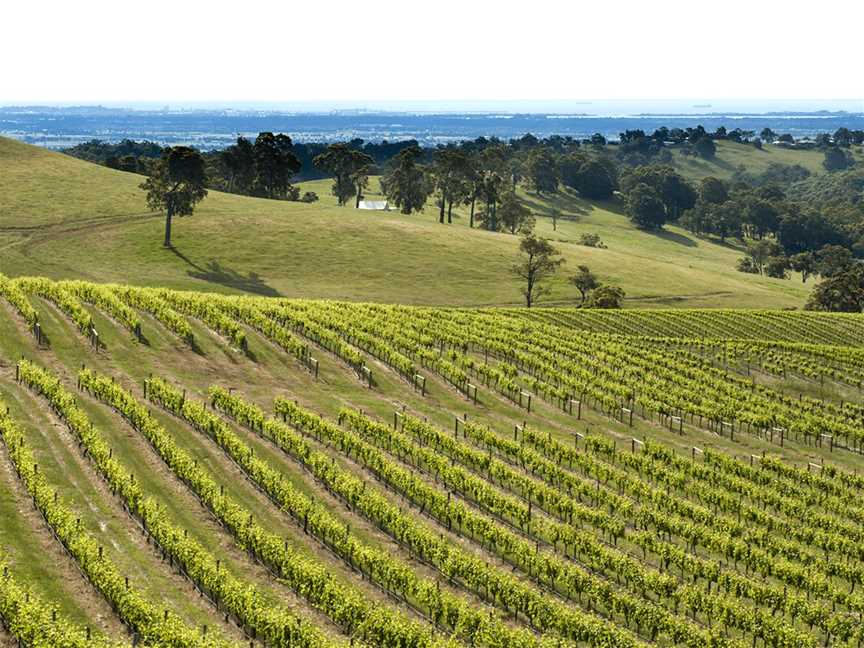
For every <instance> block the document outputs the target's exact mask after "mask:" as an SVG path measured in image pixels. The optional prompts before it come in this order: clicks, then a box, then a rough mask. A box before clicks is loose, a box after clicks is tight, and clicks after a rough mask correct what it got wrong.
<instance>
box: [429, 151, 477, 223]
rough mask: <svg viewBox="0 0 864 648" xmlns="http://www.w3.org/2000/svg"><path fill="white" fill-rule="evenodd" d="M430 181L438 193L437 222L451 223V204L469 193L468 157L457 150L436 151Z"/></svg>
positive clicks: (461, 199)
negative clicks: (431, 180)
mask: <svg viewBox="0 0 864 648" xmlns="http://www.w3.org/2000/svg"><path fill="white" fill-rule="evenodd" d="M431 171H432V179H433V182H434V183H435V190H436V191H437V192H438V207H439V212H438V222H439V223H443V222H444V213H445V212H446V213H447V222H448V223H452V222H453V203H460V202H462V201H463V200H464V199H465V198H466V197H467V196H468V195H469V193H470V191H471V182H470V172H469V161H468V156H467V155H466V154H465V152H464V151H461V150H459V149H457V148H443V149H438V150H437V151H435V153H434V154H433V156H432V169H431Z"/></svg>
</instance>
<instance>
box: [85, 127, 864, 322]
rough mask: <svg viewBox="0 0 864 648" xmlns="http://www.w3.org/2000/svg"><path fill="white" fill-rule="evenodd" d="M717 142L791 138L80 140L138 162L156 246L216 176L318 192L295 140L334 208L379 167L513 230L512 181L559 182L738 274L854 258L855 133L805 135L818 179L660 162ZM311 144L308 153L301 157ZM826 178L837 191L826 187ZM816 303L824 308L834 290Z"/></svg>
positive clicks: (719, 134) (544, 187) (518, 212)
mask: <svg viewBox="0 0 864 648" xmlns="http://www.w3.org/2000/svg"><path fill="white" fill-rule="evenodd" d="M718 140H731V141H736V142H740V143H745V144H746V143H750V144H753V145H754V146H756V147H757V148H758V147H759V146H761V143H762V142H763V141H783V142H788V141H789V140H791V143H794V139H792V138H791V136H789V137H787V136H786V135H779V136H778V135H776V134H775V133H773V132H771V131H770V129H763V131H762V132H761V133H760V134H759V136H756V135H755V133H753V132H748V131H741V130H739V129H735V130H732V131H727V130H726V129H725V128H722V127H721V128H720V129H718V130H717V131H715V132H713V133H708V132H706V131H705V129H704V128H702V127H701V126H697V127H695V128H687V129H665V128H661V129H657V130H656V131H655V132H654V133H651V134H650V135H649V134H646V133H644V132H642V131H639V130H632V131H626V132H624V133H621V134H620V135H619V139H618V141H617V143H614V144H613V143H610V142H608V141H607V140H606V139H605V138H604V137H603V136H602V135H599V134H596V135H594V136H593V137H591V138H586V139H582V140H579V139H574V138H571V137H560V136H552V137H548V138H544V139H540V138H537V137H535V136H533V135H530V134H527V135H525V136H523V137H521V138H517V139H512V140H509V141H506V142H505V141H502V140H498V139H496V138H484V137H480V138H477V139H475V140H468V141H463V142H460V143H454V144H450V145H441V146H438V147H436V148H434V149H429V148H426V149H424V148H421V147H420V146H418V145H417V143H416V142H413V141H407V142H399V143H392V144H388V143H382V144H381V145H369V144H366V143H363V142H362V141H360V140H354V141H352V142H345V143H336V144H329V145H297V144H295V143H294V142H293V141H292V140H291V138H290V137H289V136H287V135H284V134H274V133H267V132H265V133H260V134H259V135H258V136H257V137H256V138H255V140H254V141H253V140H249V139H246V138H244V137H239V138H238V139H237V141H236V142H235V144H233V145H231V146H230V147H228V148H226V149H223V150H221V151H216V152H210V153H206V154H201V153H200V152H198V151H195V150H194V149H191V148H187V147H173V148H160V147H157V146H155V145H153V144H152V143H146V142H145V143H142V144H141V145H140V146H138V147H137V148H136V145H135V143H130V142H128V141H127V142H121V143H120V144H119V145H113V146H115V148H114V149H110V148H109V149H104V150H103V148H104V147H102V145H101V144H100V145H98V146H97V145H95V144H94V145H93V146H92V147H90V148H87V151H88V152H89V153H88V154H92V155H96V154H97V153H98V152H99V151H102V154H104V152H105V151H111V150H113V151H115V152H117V153H125V154H126V155H124V157H123V158H121V159H126V158H127V157H130V156H131V157H132V158H134V159H135V160H136V162H135V164H136V165H142V166H143V167H145V168H146V173H147V174H148V176H149V178H148V180H147V181H146V182H145V183H144V184H143V185H142V187H144V188H145V190H146V191H147V192H148V200H149V202H150V205H151V207H152V208H154V209H157V208H158V209H163V210H164V211H165V212H166V217H167V218H166V237H165V243H166V245H170V224H171V218H172V217H173V216H174V215H181V216H182V215H184V214H186V213H191V211H192V209H194V204H195V203H196V202H197V201H200V200H201V199H202V198H203V196H204V195H206V190H207V189H208V188H214V186H215V187H216V188H220V189H222V190H227V191H232V192H235V193H241V194H247V195H253V196H260V197H265V198H271V199H283V200H305V201H313V200H316V199H317V196H315V195H314V194H311V192H307V193H306V194H304V195H301V194H300V191H299V190H298V189H297V187H296V186H295V184H294V182H295V181H296V177H297V176H298V174H299V173H300V172H301V170H303V168H304V162H303V161H301V155H298V153H299V152H301V151H302V156H303V157H304V159H306V160H307V162H306V164H307V165H311V167H312V169H314V172H315V173H316V174H318V175H319V176H320V177H329V178H332V181H333V182H332V185H331V191H332V193H333V195H334V196H335V197H336V198H337V202H338V204H339V205H348V204H352V205H353V206H354V207H357V206H358V205H359V202H360V200H362V198H363V195H364V192H365V191H366V190H367V188H368V184H369V178H370V176H372V175H380V185H381V190H382V192H383V194H384V195H385V196H386V198H387V200H388V201H389V203H390V204H391V205H393V206H394V207H396V208H397V209H398V210H399V211H400V212H401V213H403V214H413V213H416V212H419V211H423V210H424V209H426V208H427V206H428V205H429V204H430V203H431V204H432V206H433V207H434V209H435V211H436V213H437V220H438V222H439V223H441V224H445V223H452V222H453V211H454V207H464V208H465V210H466V211H467V220H468V226H469V227H480V228H483V229H486V230H489V231H495V232H506V233H510V234H523V235H524V234H530V233H531V231H532V230H533V226H534V222H535V218H536V216H535V215H534V214H533V213H532V211H531V210H530V209H529V207H528V206H527V205H526V202H525V201H524V200H523V199H522V198H521V197H520V194H519V193H518V190H519V189H520V188H521V189H523V190H524V191H527V192H532V193H534V194H536V195H538V196H544V195H550V194H556V193H558V192H561V191H569V192H572V193H574V194H576V195H578V196H581V197H582V198H585V199H588V200H594V201H597V200H600V201H603V200H613V199H614V200H616V201H619V203H620V204H621V205H622V207H623V209H624V210H625V212H626V214H627V215H628V217H629V218H630V219H631V220H632V222H633V223H634V224H635V225H636V226H637V227H639V228H641V229H644V230H649V231H652V230H653V231H656V230H661V229H663V228H664V226H666V225H667V224H669V223H673V224H677V225H679V226H681V227H684V228H686V229H687V230H689V231H691V232H693V233H694V234H696V235H699V236H709V237H715V238H718V239H719V240H720V241H721V242H726V241H730V240H735V241H741V242H742V243H743V244H744V249H745V251H746V254H745V256H744V257H743V258H742V259H740V261H739V263H738V269H739V270H741V271H742V272H750V273H757V274H763V275H766V276H770V277H775V278H785V277H787V276H788V273H789V271H790V270H794V271H797V272H800V273H801V276H802V279H803V280H804V281H805V282H806V281H807V279H808V278H810V277H814V276H819V277H822V278H823V280H826V281H827V280H833V279H835V278H836V277H839V276H840V275H841V274H843V273H842V272H839V273H838V272H836V271H835V270H836V260H837V259H838V258H843V259H846V260H847V263H846V264H845V265H844V272H845V271H846V270H852V269H854V268H855V267H856V266H857V258H858V257H860V256H864V207H862V205H864V200H862V196H864V181H861V178H862V176H861V172H860V171H859V170H857V169H856V168H855V158H854V155H852V153H851V151H850V148H851V146H852V145H855V144H858V143H860V142H862V141H864V132H859V131H849V130H848V129H840V130H838V131H837V132H835V133H834V134H833V135H828V134H824V135H820V136H819V137H818V138H816V140H815V142H814V145H817V146H819V147H820V148H821V150H822V151H823V153H824V163H823V165H824V167H825V169H826V171H828V172H829V173H827V174H822V175H821V176H818V182H817V179H816V178H814V177H811V174H810V172H809V171H808V170H807V169H806V168H804V167H801V166H800V165H784V164H776V163H774V164H771V165H769V166H768V167H767V169H766V170H765V171H763V172H761V173H758V174H756V173H752V172H751V171H748V170H747V169H745V168H739V169H737V170H736V171H735V173H734V174H733V175H732V177H731V179H730V180H722V179H719V178H716V177H712V176H708V177H705V178H703V179H701V180H700V181H699V182H691V181H690V180H689V179H687V178H686V177H685V176H683V175H682V174H680V173H679V172H678V171H677V170H676V169H675V167H674V166H672V164H670V163H669V162H670V160H672V157H671V153H670V150H674V149H675V148H676V147H677V149H678V150H679V151H680V152H681V153H682V154H686V155H695V156H700V157H703V158H710V157H713V156H714V155H715V152H716V142H717V141H718ZM301 146H302V147H303V148H302V149H301ZM94 151H95V153H94ZM136 151H137V152H138V153H139V155H138V157H135V152H136ZM310 151H316V154H315V155H314V157H311V159H309V157H308V154H309V152H310ZM79 152H80V151H79ZM157 152H158V157H154V156H155V155H156V153H157ZM142 159H146V160H148V161H147V162H144V163H142V162H141V160H142ZM193 159H194V160H195V161H194V162H193ZM181 162H182V164H181ZM105 163H106V164H108V163H109V162H108V161H106V162H105ZM124 164H126V163H125V162H124V163H122V164H121V166H120V167H119V168H122V166H123V165H124ZM129 164H132V163H131V161H130V162H129ZM192 167H194V173H191V171H190V170H191V169H192ZM136 168H137V167H136ZM214 168H216V169H217V171H214ZM172 169H173V170H172ZM178 169H185V171H182V174H185V175H184V178H185V179H184V180H183V181H182V182H178V181H177V180H176V179H174V180H172V178H173V177H174V175H173V174H174V172H175V171H176V170H178ZM826 178H827V179H826ZM856 178H857V179H858V180H859V182H858V184H856ZM831 183H834V184H836V185H838V186H842V188H843V190H842V191H839V190H838V191H834V190H832V188H831V187H830V185H831ZM826 184H828V185H829V186H828V187H827V188H826V187H825V186H823V185H826ZM811 185H812V186H811ZM808 192H809V193H808ZM817 193H818V195H822V196H824V195H831V196H836V195H839V196H842V197H843V199H842V200H839V201H838V200H837V199H834V198H832V199H831V200H830V201H827V202H826V201H819V200H818V199H814V198H813V197H812V195H813V194H817ZM553 222H554V221H553ZM840 249H842V250H844V252H843V253H842V254H840V253H838V252H837V250H840ZM838 255H839V256H838ZM526 281H527V279H526ZM823 292H824V291H823ZM823 302H824V300H823ZM824 304H825V307H826V308H832V309H834V308H835V307H837V306H838V304H839V301H838V300H835V303H834V304H829V303H828V302H824ZM813 306H814V307H818V306H819V304H818V303H817V302H814V303H813Z"/></svg>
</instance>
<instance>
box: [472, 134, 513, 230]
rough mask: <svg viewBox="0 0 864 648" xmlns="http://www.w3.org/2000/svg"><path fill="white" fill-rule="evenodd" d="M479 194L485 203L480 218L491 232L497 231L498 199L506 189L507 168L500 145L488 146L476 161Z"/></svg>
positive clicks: (504, 150)
mask: <svg viewBox="0 0 864 648" xmlns="http://www.w3.org/2000/svg"><path fill="white" fill-rule="evenodd" d="M477 169H478V175H479V178H478V190H479V196H478V197H480V198H481V199H482V200H483V202H484V203H485V207H484V210H483V213H482V215H481V220H482V221H483V223H484V225H485V227H486V228H487V229H489V230H491V231H493V232H497V231H499V225H498V201H499V200H500V197H501V194H502V193H503V192H504V191H506V190H507V185H508V183H507V178H508V176H509V173H510V172H509V169H508V165H507V153H506V149H505V147H504V146H502V145H496V146H489V147H487V148H485V149H484V150H483V152H482V154H481V155H480V157H479V159H478V163H477Z"/></svg>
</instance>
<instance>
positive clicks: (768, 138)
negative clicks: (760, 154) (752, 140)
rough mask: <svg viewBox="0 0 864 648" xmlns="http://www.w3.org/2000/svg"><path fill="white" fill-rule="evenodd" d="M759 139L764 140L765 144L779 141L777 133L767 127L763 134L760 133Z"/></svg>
mask: <svg viewBox="0 0 864 648" xmlns="http://www.w3.org/2000/svg"><path fill="white" fill-rule="evenodd" d="M759 137H761V138H762V140H763V141H765V142H773V141H774V140H775V139H777V133H775V132H774V131H773V130H771V129H770V128H767V127H766V128H763V129H762V132H761V133H759Z"/></svg>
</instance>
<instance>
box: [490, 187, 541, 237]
mask: <svg viewBox="0 0 864 648" xmlns="http://www.w3.org/2000/svg"><path fill="white" fill-rule="evenodd" d="M498 224H499V226H500V227H501V229H502V230H504V231H506V232H510V233H511V234H517V233H519V234H524V233H527V232H530V231H531V230H532V229H534V216H533V215H532V214H531V210H530V209H528V208H527V207H526V206H525V205H524V204H522V202H521V201H520V200H519V197H518V196H517V195H516V194H515V193H514V192H512V191H508V192H507V193H505V194H504V195H503V196H502V198H501V204H500V205H499V206H498Z"/></svg>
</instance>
